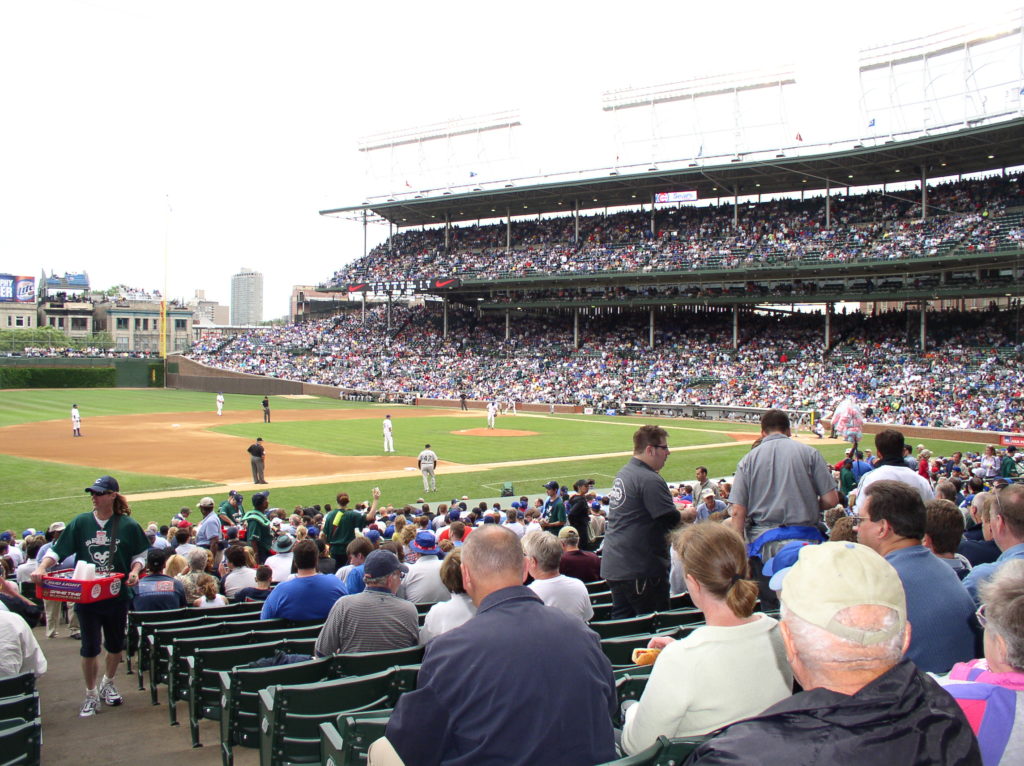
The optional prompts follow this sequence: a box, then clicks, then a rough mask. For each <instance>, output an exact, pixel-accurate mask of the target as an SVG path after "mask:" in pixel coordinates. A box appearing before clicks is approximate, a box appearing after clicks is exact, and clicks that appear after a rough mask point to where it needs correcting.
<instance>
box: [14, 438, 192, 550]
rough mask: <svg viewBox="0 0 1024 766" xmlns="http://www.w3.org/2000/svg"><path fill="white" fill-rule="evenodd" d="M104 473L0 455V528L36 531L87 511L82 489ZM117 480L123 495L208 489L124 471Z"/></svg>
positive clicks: (182, 480) (173, 479)
mask: <svg viewBox="0 0 1024 766" xmlns="http://www.w3.org/2000/svg"><path fill="white" fill-rule="evenodd" d="M97 460H98V461H99V460H102V455H97ZM104 472H105V471H104V469H102V468H88V467H83V466H75V465H67V464H65V463H50V462H47V461H45V460H27V459H24V458H17V457H10V456H8V455H0V477H4V479H3V488H4V491H3V494H2V495H0V528H3V529H12V530H13V529H15V528H17V531H20V530H22V529H24V528H26V527H35V528H36V529H38V528H40V527H46V526H49V524H50V522H52V521H56V520H57V519H63V520H65V521H67V520H68V519H69V518H71V516H73V515H74V514H75V513H80V512H82V511H86V510H88V509H89V508H90V507H91V504H90V502H89V496H88V495H87V494H85V491H84V490H85V488H86V487H88V486H91V485H92V483H93V482H94V481H96V478H97V477H98V476H101V475H103V473H104ZM117 480H118V482H119V483H120V484H121V487H122V488H123V490H124V491H125V492H132V491H133V489H132V488H133V487H145V488H146V489H147V490H148V491H152V492H156V491H161V492H162V491H169V490H175V489H188V488H190V487H205V486H209V484H207V483H205V482H201V481H196V480H194V479H182V478H175V477H173V476H159V475H154V474H144V473H129V472H126V471H119V472H118V475H117Z"/></svg>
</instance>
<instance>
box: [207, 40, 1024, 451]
mask: <svg viewBox="0 0 1024 766" xmlns="http://www.w3.org/2000/svg"><path fill="white" fill-rule="evenodd" d="M965 34H966V33H965ZM943 39H944V38H943ZM992 39H998V40H1002V41H1003V43H1004V44H1011V46H1012V45H1013V44H1015V43H1013V42H1012V41H1013V39H1015V38H1013V36H1012V34H1010V33H1009V32H1007V33H1006V34H1002V33H1001V34H1000V35H997V36H996V38H992ZM992 39H990V38H988V37H985V38H982V37H978V39H977V40H975V39H974V38H973V37H970V35H969V34H968V37H965V38H964V40H965V42H964V45H965V46H966V48H968V49H971V50H973V51H974V52H975V53H977V52H978V50H980V48H981V47H984V46H985V45H989V44H991V41H992ZM1007 40H1009V41H1010V42H1009V43H1006V41H1007ZM908 46H909V47H908ZM947 48H948V46H947V47H944V43H941V41H940V40H939V39H938V38H936V39H934V40H933V39H930V38H922V40H920V41H916V42H914V41H912V42H911V43H906V44H898V45H895V46H889V47H885V48H879V49H873V50H868V51H862V53H861V64H860V70H859V73H858V74H859V77H860V78H861V82H862V99H864V100H865V104H867V102H868V101H870V98H869V94H870V93H872V92H873V91H874V90H877V88H874V87H873V86H872V83H876V81H877V79H878V77H879V71H880V70H881V69H884V68H885V67H886V66H889V67H890V68H895V69H899V68H900V67H904V66H906V62H907V61H908V60H909V58H908V56H909V53H908V51H910V52H913V51H918V52H923V53H922V55H925V58H928V57H933V58H934V57H941V56H944V55H947V54H948V52H949V51H948V50H947ZM911 58H912V57H911ZM928 60H929V61H931V60H932V59H928ZM744 77H745V78H746V79H744ZM876 84H877V83H876ZM790 85H792V79H791V78H789V76H788V75H785V73H782V74H780V75H779V76H778V77H775V76H774V75H772V76H771V77H769V76H767V75H764V76H760V77H754V76H753V75H744V76H736V77H731V78H730V77H725V76H723V77H719V78H717V79H714V80H713V81H711V80H706V81H705V80H701V81H695V82H692V83H686V84H680V85H678V86H674V87H667V86H666V87H662V88H659V89H654V90H652V89H646V90H644V89H640V90H636V91H630V90H626V91H614V92H609V93H606V94H605V98H604V108H605V110H606V111H611V112H613V113H615V114H618V113H619V112H621V111H623V110H625V111H627V112H628V111H629V110H632V109H635V108H640V109H641V110H642V109H644V108H650V109H653V108H654V106H655V103H662V102H664V103H668V104H670V105H671V104H679V103H686V102H687V100H688V99H689V100H690V101H693V100H694V99H696V98H704V97H710V96H712V95H714V94H717V93H719V92H724V91H728V90H729V89H730V88H731V89H733V90H734V91H735V92H736V93H739V92H740V91H746V90H758V89H761V90H765V89H768V90H769V91H770V90H771V89H772V88H776V89H777V90H779V91H780V92H781V91H782V90H784V89H785V88H786V87H789V86H790ZM964 87H967V86H964ZM979 87H981V86H979ZM985 87H988V88H989V89H990V90H991V89H992V88H994V87H995V85H993V84H992V83H989V84H988V85H987V86H985ZM979 92H980V91H979ZM933 95H934V94H933ZM968 95H971V94H968ZM975 95H976V94H975ZM739 98H740V96H737V103H739ZM871 98H875V97H874V96H872V97H871ZM967 100H969V99H966V97H965V104H966V103H967ZM927 101H928V99H927V98H924V99H923V100H919V101H914V102H913V103H911V104H909V105H908V104H903V107H902V108H903V111H901V112H900V114H901V115H903V117H904V118H907V114H909V115H910V117H909V118H907V119H903V122H904V123H906V122H907V121H908V119H909V121H910V122H913V121H914V119H916V118H915V117H914V115H915V114H916V115H917V117H919V118H920V121H921V124H922V126H923V127H922V126H917V127H915V126H913V125H910V126H907V125H906V124H905V125H904V128H903V129H902V130H901V131H893V130H891V131H889V132H888V133H886V134H884V135H878V134H875V133H874V131H872V135H871V136H870V137H866V138H857V139H851V140H848V141H838V142H833V143H830V144H823V145H818V146H813V145H805V144H804V143H803V141H802V138H801V137H800V136H799V135H797V137H796V138H797V141H795V142H793V141H791V142H789V144H788V145H775V146H772V148H765V147H753V148H750V147H739V146H734V147H733V148H732V149H731V150H730V151H719V152H718V153H717V154H715V153H713V152H707V153H705V152H704V146H703V145H702V146H701V150H700V152H697V153H695V155H694V156H692V157H689V158H684V159H677V160H663V159H655V160H654V161H652V162H651V163H644V164H641V165H639V166H622V167H620V166H616V167H612V168H607V169H605V170H603V171H593V170H592V171H584V170H580V171H578V172H576V173H568V174H564V175H562V176H557V177H546V178H542V179H520V178H512V179H508V180H504V181H498V182H491V183H488V182H477V181H474V182H472V183H471V184H470V185H467V186H465V187H453V186H450V185H446V186H444V187H443V188H436V189H426V190H419V191H416V190H409V189H405V190H403V191H402V192H401V193H390V194H388V195H385V196H381V197H376V198H370V199H368V200H367V201H365V202H363V203H362V204H359V205H351V206H347V207H341V208H333V209H329V210H323V211H321V213H322V215H325V216H339V217H345V218H350V219H354V220H359V221H362V223H363V224H364V227H365V226H368V225H369V224H370V223H371V222H376V223H386V224H387V225H388V230H389V236H388V237H387V239H386V240H385V241H384V242H382V243H381V244H379V245H377V246H376V247H373V248H372V249H370V248H368V247H367V246H366V245H365V244H364V251H363V254H362V256H361V257H358V258H356V259H355V260H353V261H351V262H350V263H348V264H346V265H344V266H341V267H340V268H339V269H338V270H337V271H336V272H335V273H334V274H332V275H330V276H329V277H328V278H326V279H325V280H324V283H323V284H322V285H320V286H319V287H318V289H320V290H322V291H325V292H334V293H336V294H338V295H339V298H340V299H342V300H339V301H337V302H330V303H329V304H327V305H329V306H330V312H329V313H328V312H322V313H320V314H315V315H311V316H310V318H309V319H307V320H306V321H304V322H301V323H298V324H293V325H289V326H286V327H283V328H259V329H253V330H250V331H247V332H244V333H241V334H238V335H236V336H234V337H232V338H222V337H216V338H208V339H204V340H203V341H200V342H199V343H197V344H196V345H195V347H194V348H193V349H192V352H191V353H190V356H191V357H192V358H193V359H194V360H195V361H198V362H201V363H202V364H205V365H209V366H213V367H218V368H222V369H227V370H233V371H236V372H242V373H247V374H253V375H263V376H271V377H276V378H280V379H284V380H296V381H303V382H309V383H318V384H324V385H329V386H337V387H339V388H340V389H342V390H350V391H360V392H364V393H367V394H369V395H371V396H373V397H380V398H387V399H395V398H397V399H401V400H407V401H412V400H415V399H421V398H425V399H449V400H450V399H455V398H458V397H459V396H460V395H462V394H464V395H466V396H467V397H469V398H471V399H478V400H490V399H494V398H501V399H515V400H517V401H519V402H522V403H527V404H530V403H532V404H543V405H551V404H565V405H572V406H576V407H583V408H588V407H593V408H595V409H600V410H606V411H607V410H616V411H625V410H629V409H631V408H634V407H636V406H637V405H638V403H640V404H642V405H643V407H646V411H649V412H650V411H659V412H664V413H671V414H683V413H684V412H685V413H690V414H693V413H694V410H693V409H692V408H693V407H702V408H707V407H726V408H761V409H763V408H766V407H782V408H786V409H789V410H804V411H818V412H821V411H829V410H831V409H832V408H833V407H834V406H835V404H836V403H837V402H838V401H839V400H841V399H842V398H843V397H845V396H846V395H853V396H855V397H856V398H858V399H860V400H861V403H862V404H863V406H864V407H865V412H866V414H867V416H868V417H869V419H873V420H877V421H880V422H889V423H900V424H913V425H930V426H943V427H955V428H980V429H986V430H997V431H1003V430H1013V431H1015V430H1020V429H1021V427H1022V426H1024V423H1022V418H1021V414H1020V412H1019V410H1020V407H1019V403H1020V396H1021V383H1022V382H1024V381H1022V380H1021V377H1020V374H1019V373H1018V372H1017V369H1018V367H1019V365H1018V361H1019V358H1020V353H1021V345H1020V344H1021V338H1020V316H1019V315H1020V294H1021V280H1022V275H1024V189H1022V184H1024V176H1022V174H1021V173H1020V172H1019V169H1020V167H1021V166H1024V142H1022V141H1021V140H1020V138H1021V136H1022V135H1024V117H1022V116H1021V113H1020V108H1019V103H1018V104H1017V106H1016V108H1013V104H1012V103H1009V102H1007V103H1008V104H1009V105H1008V106H1007V105H1006V104H1003V106H1001V107H999V106H997V107H996V108H991V104H995V103H996V102H997V100H996V99H995V98H993V99H991V102H990V107H989V108H988V110H987V111H982V112H977V111H975V112H970V113H969V110H968V108H967V107H966V106H965V107H964V110H963V116H962V119H949V120H947V121H946V122H945V123H943V124H934V121H932V122H933V124H929V121H928V120H927V119H925V118H923V117H921V114H923V113H924V112H927V111H928V109H929V108H931V109H932V112H933V113H937V111H938V107H937V104H938V102H936V103H935V104H931V106H930V107H929V106H928V103H926V102H927ZM1018 101H1019V99H1018ZM929 103H930V102H929ZM998 103H999V104H1002V103H1003V102H1002V101H999V102H998ZM944 105H945V108H946V113H947V114H948V113H949V112H950V110H949V108H948V107H949V104H948V102H944ZM896 106H898V105H894V104H893V103H889V104H888V105H887V106H886V105H885V104H872V105H870V106H866V107H865V108H870V109H872V110H873V112H872V113H876V112H877V113H878V114H882V113H884V112H885V109H889V110H890V111H892V110H893V109H895V108H896ZM1004 107H1005V108H1004ZM922 110H924V112H922ZM499 116H500V117H501V119H500V120H497V118H495V121H492V122H493V124H486V125H485V124H483V123H481V124H479V125H478V124H474V125H471V126H469V127H468V128H467V132H472V131H477V132H479V131H481V130H489V129H494V130H512V129H514V128H515V126H517V125H518V124H519V123H518V119H517V117H516V115H515V114H513V113H509V114H503V115H499ZM889 116H892V115H889ZM890 122H892V123H896V122H899V121H897V120H890ZM871 123H872V124H873V123H874V118H872V119H871ZM471 129H472V130H471ZM442 135H443V131H441V132H438V130H436V129H432V130H430V131H427V132H424V133H423V134H422V135H419V136H417V135H415V134H412V133H408V132H400V133H395V134H394V135H387V136H381V137H375V138H374V139H372V140H368V141H367V142H365V145H364V146H363V147H361V149H362V150H364V151H371V150H374V149H380V148H385V149H388V150H389V151H394V150H395V147H399V146H402V145H405V144H409V142H413V143H415V142H416V141H424V140H427V141H429V140H433V139H436V138H438V137H439V136H442ZM448 138H450V135H449V136H448ZM406 185H408V184H406ZM344 298H347V299H348V300H347V301H346V300H343V299H344ZM965 369H966V370H970V371H971V374H969V375H966V376H965V375H964V371H965ZM951 402H955V403H956V404H955V406H951ZM680 407H689V408H691V409H688V410H683V409H680ZM702 412H704V414H706V415H710V414H712V413H711V412H710V411H707V410H702ZM716 412H717V411H716ZM720 414H721V413H720ZM725 414H731V416H734V417H735V416H739V409H737V410H736V411H735V412H732V413H725Z"/></svg>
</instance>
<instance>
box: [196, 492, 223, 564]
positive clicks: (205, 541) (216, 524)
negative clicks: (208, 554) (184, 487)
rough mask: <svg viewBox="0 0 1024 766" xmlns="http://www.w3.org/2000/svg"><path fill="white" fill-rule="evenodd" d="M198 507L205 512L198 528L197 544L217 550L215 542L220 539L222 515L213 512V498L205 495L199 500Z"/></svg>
mask: <svg viewBox="0 0 1024 766" xmlns="http://www.w3.org/2000/svg"><path fill="white" fill-rule="evenodd" d="M198 508H199V510H200V512H201V513H202V514H203V520H202V521H201V522H199V528H198V529H197V530H196V545H198V546H199V547H200V548H207V549H210V550H214V551H216V550H217V549H216V547H214V543H216V542H219V541H220V538H221V528H220V516H219V515H217V514H216V513H214V512H213V509H214V503H213V498H212V497H204V498H203V499H202V500H200V501H199V503H198Z"/></svg>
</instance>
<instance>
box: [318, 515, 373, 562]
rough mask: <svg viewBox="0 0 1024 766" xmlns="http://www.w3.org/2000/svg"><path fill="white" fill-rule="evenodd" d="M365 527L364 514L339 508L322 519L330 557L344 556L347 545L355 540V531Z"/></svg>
mask: <svg viewBox="0 0 1024 766" xmlns="http://www.w3.org/2000/svg"><path fill="white" fill-rule="evenodd" d="M365 526H366V514H365V513H362V512H361V511H346V510H343V509H341V508H338V509H337V510H334V511H331V512H330V513H329V514H327V518H326V519H324V537H325V538H326V539H327V542H328V543H330V545H331V555H332V556H343V555H345V549H346V548H347V547H348V544H349V543H350V542H352V541H353V540H355V539H356V530H357V529H362V528H363V527H365Z"/></svg>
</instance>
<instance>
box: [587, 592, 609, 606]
mask: <svg viewBox="0 0 1024 766" xmlns="http://www.w3.org/2000/svg"><path fill="white" fill-rule="evenodd" d="M587 593H589V594H590V603H591V604H610V603H612V592H611V591H610V590H593V591H587Z"/></svg>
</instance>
